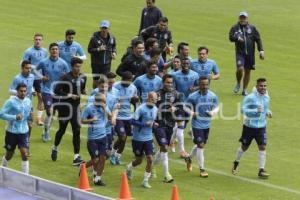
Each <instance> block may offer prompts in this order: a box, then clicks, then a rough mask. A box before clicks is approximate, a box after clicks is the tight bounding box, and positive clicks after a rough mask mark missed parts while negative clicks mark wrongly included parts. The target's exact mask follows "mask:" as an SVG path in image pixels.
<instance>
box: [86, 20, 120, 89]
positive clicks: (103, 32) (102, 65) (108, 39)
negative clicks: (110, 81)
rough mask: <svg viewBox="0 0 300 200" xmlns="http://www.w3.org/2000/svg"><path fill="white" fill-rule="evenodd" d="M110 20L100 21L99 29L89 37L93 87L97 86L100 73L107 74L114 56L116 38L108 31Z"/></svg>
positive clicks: (115, 52) (115, 53)
mask: <svg viewBox="0 0 300 200" xmlns="http://www.w3.org/2000/svg"><path fill="white" fill-rule="evenodd" d="M109 27H110V22H109V21H108V20H103V21H101V22H100V31H97V32H95V33H94V34H93V36H92V37H91V40H90V43H89V46H88V52H89V53H90V54H91V67H92V73H93V88H96V87H97V81H98V79H99V77H100V74H104V75H107V74H108V73H109V72H110V70H111V61H112V59H115V58H116V55H117V50H116V38H115V37H114V36H113V35H112V34H111V33H110V32H109Z"/></svg>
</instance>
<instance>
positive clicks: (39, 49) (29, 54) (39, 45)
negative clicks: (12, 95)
mask: <svg viewBox="0 0 300 200" xmlns="http://www.w3.org/2000/svg"><path fill="white" fill-rule="evenodd" d="M33 42H34V44H33V46H32V47H30V48H28V49H27V50H26V51H25V53H24V55H23V60H28V61H30V62H31V64H32V65H34V66H37V65H38V63H39V62H40V61H41V60H43V59H45V58H47V55H48V52H47V50H46V49H45V48H43V34H41V33H36V34H35V35H34V37H33ZM41 83H42V80H41V79H40V78H39V77H38V76H35V79H34V83H33V87H34V90H35V92H36V96H37V100H38V103H37V118H36V123H37V124H38V125H39V126H43V125H44V122H43V119H42V116H43V110H44V108H43V98H42V94H41ZM28 92H30V91H28Z"/></svg>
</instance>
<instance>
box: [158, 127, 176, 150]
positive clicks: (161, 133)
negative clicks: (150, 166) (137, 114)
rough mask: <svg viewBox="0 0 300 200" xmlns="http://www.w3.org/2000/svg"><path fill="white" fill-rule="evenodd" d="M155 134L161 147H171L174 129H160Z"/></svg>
mask: <svg viewBox="0 0 300 200" xmlns="http://www.w3.org/2000/svg"><path fill="white" fill-rule="evenodd" d="M153 132H154V135H155V138H156V141H157V143H158V145H159V146H165V145H170V141H171V137H172V134H173V127H158V128H155V129H153Z"/></svg>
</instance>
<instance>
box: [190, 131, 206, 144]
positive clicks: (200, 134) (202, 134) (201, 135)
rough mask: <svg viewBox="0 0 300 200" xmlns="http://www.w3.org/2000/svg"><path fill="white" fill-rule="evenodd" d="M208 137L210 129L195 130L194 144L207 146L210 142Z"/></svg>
mask: <svg viewBox="0 0 300 200" xmlns="http://www.w3.org/2000/svg"><path fill="white" fill-rule="evenodd" d="M208 135H209V128H207V129H198V128H193V136H194V139H193V142H194V144H202V143H204V144H206V142H207V140H208Z"/></svg>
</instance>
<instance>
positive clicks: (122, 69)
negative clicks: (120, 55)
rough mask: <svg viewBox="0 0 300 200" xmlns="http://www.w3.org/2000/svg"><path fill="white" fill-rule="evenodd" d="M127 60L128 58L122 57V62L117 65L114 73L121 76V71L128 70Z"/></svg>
mask: <svg viewBox="0 0 300 200" xmlns="http://www.w3.org/2000/svg"><path fill="white" fill-rule="evenodd" d="M129 64H130V63H129V60H128V57H127V58H125V59H124V61H123V62H121V63H120V65H119V66H118V68H117V70H116V73H117V75H119V76H120V77H122V76H123V73H124V72H125V71H128V69H127V66H128V65H129Z"/></svg>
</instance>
